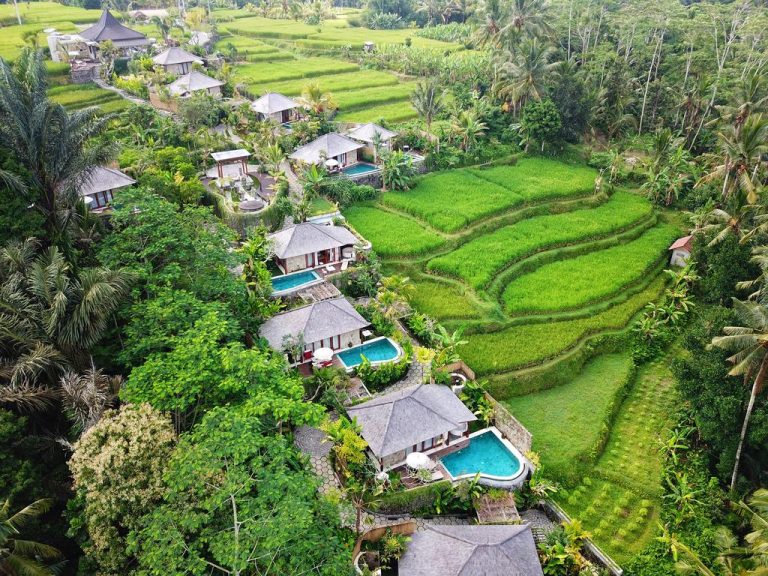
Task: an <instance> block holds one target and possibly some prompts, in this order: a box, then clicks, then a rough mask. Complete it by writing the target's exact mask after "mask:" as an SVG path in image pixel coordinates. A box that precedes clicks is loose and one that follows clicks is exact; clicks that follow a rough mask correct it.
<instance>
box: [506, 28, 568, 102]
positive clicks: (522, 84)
mask: <svg viewBox="0 0 768 576" xmlns="http://www.w3.org/2000/svg"><path fill="white" fill-rule="evenodd" d="M554 53H555V50H554V48H553V47H552V46H551V45H549V44H547V43H545V42H543V41H541V40H539V38H536V37H534V38H527V39H526V40H524V41H523V42H522V43H521V44H520V45H519V47H517V48H516V49H514V50H506V51H504V52H502V53H501V54H500V56H499V58H498V59H497V71H498V73H497V77H496V79H495V81H494V90H495V92H496V93H497V94H498V95H499V96H500V97H502V98H504V99H506V100H507V101H509V102H511V103H512V105H513V107H514V109H515V110H519V109H521V108H522V107H523V106H524V105H525V103H526V102H527V101H528V100H531V99H533V100H541V98H542V97H543V96H544V94H545V91H546V81H547V80H548V79H549V77H550V76H551V75H552V74H554V73H555V71H556V70H557V67H558V65H559V63H558V62H551V61H550V60H551V58H552V55H553V54H554Z"/></svg>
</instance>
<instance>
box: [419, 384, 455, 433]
mask: <svg viewBox="0 0 768 576" xmlns="http://www.w3.org/2000/svg"><path fill="white" fill-rule="evenodd" d="M422 386H425V384H424V383H421V384H419V385H418V386H417V387H416V388H414V389H413V392H411V393H410V394H409V395H408V396H406V398H410V397H412V396H413V395H414V394H415V393H416V392H418V391H419V390H420V389H421V387H422ZM430 386H433V384H430ZM437 386H443V384H437ZM451 394H453V392H451ZM414 400H415V401H416V402H417V403H419V404H421V405H422V406H424V408H426V409H427V410H429V411H430V412H432V414H434V415H436V416H439V417H440V418H442V419H443V420H445V421H447V422H451V423H452V424H456V422H454V421H453V419H450V420H449V419H448V418H446V417H445V416H443V415H442V414H440V413H439V412H437V411H436V410H434V409H432V407H431V406H429V405H427V404H425V403H424V402H422V401H421V400H420V399H418V398H414ZM462 404H463V402H462Z"/></svg>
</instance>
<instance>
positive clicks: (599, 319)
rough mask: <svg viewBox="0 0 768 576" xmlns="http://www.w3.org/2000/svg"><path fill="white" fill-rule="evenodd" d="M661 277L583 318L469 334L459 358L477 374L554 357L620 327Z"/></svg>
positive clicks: (651, 295) (650, 297) (654, 294)
mask: <svg viewBox="0 0 768 576" xmlns="http://www.w3.org/2000/svg"><path fill="white" fill-rule="evenodd" d="M663 287H664V279H663V278H661V277H659V278H657V279H655V280H654V281H653V282H652V283H651V284H650V285H649V286H648V287H647V288H646V289H645V290H643V291H641V292H638V293H637V294H635V295H634V296H632V297H631V298H628V299H627V300H626V301H625V302H622V303H621V304H617V305H615V306H612V307H611V308H608V309H607V310H605V311H603V312H600V313H597V314H594V315H592V316H589V317H586V318H578V319H576V320H561V321H554V322H544V323H540V324H523V325H519V326H510V327H508V328H505V329H503V330H499V331H497V332H487V333H478V334H469V335H467V336H466V339H467V341H468V342H467V344H466V345H465V346H463V347H462V348H461V356H462V358H463V359H464V360H465V361H466V362H467V364H469V366H470V368H472V369H473V370H474V371H475V372H476V373H477V374H480V375H486V374H497V373H503V372H510V371H512V370H517V369H520V368H525V367H528V366H531V365H533V364H536V363H539V362H542V361H544V360H547V359H550V358H554V357H555V356H558V355H559V354H562V353H563V352H565V351H566V350H568V349H569V348H572V347H573V346H575V345H576V344H578V343H579V341H580V340H582V339H583V338H585V337H586V336H589V335H591V334H595V333H598V332H604V331H616V330H621V329H623V328H625V327H626V326H627V324H628V323H629V321H630V320H631V319H632V317H633V316H634V315H635V314H637V313H638V312H639V311H640V310H641V309H642V308H643V307H644V306H645V305H646V304H648V302H651V301H654V300H656V299H657V298H658V297H659V295H660V294H661V291H662V289H663Z"/></svg>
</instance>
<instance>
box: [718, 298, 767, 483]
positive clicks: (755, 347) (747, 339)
mask: <svg viewBox="0 0 768 576" xmlns="http://www.w3.org/2000/svg"><path fill="white" fill-rule="evenodd" d="M733 310H734V312H735V314H736V316H737V318H738V319H739V320H740V321H741V323H742V325H741V326H726V327H725V328H723V333H724V335H723V336H717V337H715V338H713V339H712V345H713V346H716V347H718V348H722V349H724V350H727V351H729V352H733V355H732V356H731V357H730V358H728V361H729V362H730V363H732V364H733V365H734V366H733V368H731V370H730V371H729V372H728V374H729V375H731V376H742V377H744V378H750V377H751V378H754V380H753V382H752V388H751V391H750V394H749V402H748V404H747V408H746V412H745V414H744V421H743V424H742V427H741V434H740V436H739V444H738V447H737V449H736V458H735V461H734V465H733V474H732V476H731V489H732V490H733V489H734V488H735V487H736V480H737V479H738V475H739V465H740V463H741V453H742V451H743V449H744V441H745V439H746V437H747V430H748V429H749V419H750V417H751V416H752V410H753V409H754V407H755V400H756V399H757V397H758V396H759V395H760V393H761V392H762V391H763V385H764V382H765V377H766V373H768V308H766V306H765V305H764V304H761V303H759V302H750V301H747V302H743V301H741V300H738V299H736V298H734V299H733Z"/></svg>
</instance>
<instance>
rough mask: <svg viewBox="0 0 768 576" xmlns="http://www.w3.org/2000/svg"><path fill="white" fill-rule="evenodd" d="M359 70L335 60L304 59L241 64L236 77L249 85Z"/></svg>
mask: <svg viewBox="0 0 768 576" xmlns="http://www.w3.org/2000/svg"><path fill="white" fill-rule="evenodd" d="M354 70H358V66H357V64H352V63H351V62H344V61H342V60H334V59H332V58H319V57H318V58H302V59H300V60H295V61H292V62H291V63H290V64H286V63H285V62H275V63H273V64H269V63H267V64H264V63H259V64H241V65H239V66H237V67H236V68H235V76H236V78H237V79H238V81H240V82H244V83H245V84H248V85H256V84H264V83H267V82H274V81H277V80H292V79H295V78H316V77H319V76H324V75H328V74H341V73H344V72H352V71H354Z"/></svg>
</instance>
